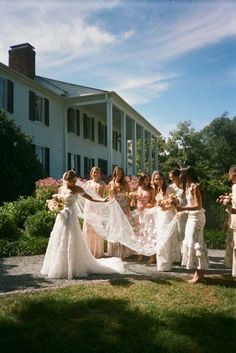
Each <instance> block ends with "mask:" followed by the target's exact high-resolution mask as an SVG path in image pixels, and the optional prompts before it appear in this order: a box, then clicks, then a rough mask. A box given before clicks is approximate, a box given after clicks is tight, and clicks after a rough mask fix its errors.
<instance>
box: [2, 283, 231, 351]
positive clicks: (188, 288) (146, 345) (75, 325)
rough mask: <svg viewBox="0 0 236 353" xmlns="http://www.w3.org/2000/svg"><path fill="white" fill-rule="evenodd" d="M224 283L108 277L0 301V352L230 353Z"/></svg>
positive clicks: (227, 285)
mask: <svg viewBox="0 0 236 353" xmlns="http://www.w3.org/2000/svg"><path fill="white" fill-rule="evenodd" d="M234 283H235V282H232V281H230V280H227V281H226V280H224V279H218V280H212V281H210V280H209V281H208V282H207V283H200V284H196V285H193V284H189V283H186V282H185V281H183V280H178V279H171V280H132V279H130V280H129V279H127V280H125V279H124V280H113V281H110V282H108V283H107V282H105V283H104V282H103V283H94V282H90V283H88V284H82V285H76V286H73V287H67V288H64V289H57V290H51V291H43V292H36V293H33V294H19V295H10V296H5V297H1V298H0V351H1V352H2V353H5V352H7V353H11V352H14V353H18V352H19V353H20V352H24V353H34V352H35V353H36V352H37V353H39V352H40V353H62V352H63V353H69V352H71V353H76V352H80V353H83V352H94V353H97V352H101V353H109V352H115V353H131V352H132V353H133V352H136V353H139V352H140V353H141V352H142V353H146V352H147V353H148V352H153V353H154V352H155V353H156V352H162V353H168V352H171V353H172V352H176V353H190V352H191V353H204V352H209V353H224V352H226V353H231V352H235V347H236V340H235V338H236V325H235V322H236V318H235V306H234V305H235V289H234V288H233V287H234Z"/></svg>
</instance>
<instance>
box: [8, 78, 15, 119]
mask: <svg viewBox="0 0 236 353" xmlns="http://www.w3.org/2000/svg"><path fill="white" fill-rule="evenodd" d="M7 111H8V112H9V113H14V82H12V81H10V80H7Z"/></svg>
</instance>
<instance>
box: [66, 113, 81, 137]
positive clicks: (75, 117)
mask: <svg viewBox="0 0 236 353" xmlns="http://www.w3.org/2000/svg"><path fill="white" fill-rule="evenodd" d="M67 131H68V132H74V133H75V134H76V135H78V136H79V135H80V111H79V110H78V109H72V108H69V109H68V110H67Z"/></svg>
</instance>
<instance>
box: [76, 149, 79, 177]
mask: <svg viewBox="0 0 236 353" xmlns="http://www.w3.org/2000/svg"><path fill="white" fill-rule="evenodd" d="M76 158H77V171H76V172H77V175H78V176H80V156H79V155H78V154H77V156H76Z"/></svg>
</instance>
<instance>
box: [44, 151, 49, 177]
mask: <svg viewBox="0 0 236 353" xmlns="http://www.w3.org/2000/svg"><path fill="white" fill-rule="evenodd" d="M45 173H46V175H47V176H49V175H50V150H49V148H48V147H45Z"/></svg>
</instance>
